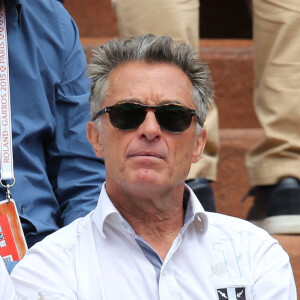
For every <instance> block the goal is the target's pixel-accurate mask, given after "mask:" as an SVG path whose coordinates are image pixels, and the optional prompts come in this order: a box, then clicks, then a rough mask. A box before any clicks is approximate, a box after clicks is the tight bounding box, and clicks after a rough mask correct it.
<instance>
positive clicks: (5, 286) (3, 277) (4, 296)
mask: <svg viewBox="0 0 300 300" xmlns="http://www.w3.org/2000/svg"><path fill="white" fill-rule="evenodd" d="M0 299H1V300H16V299H17V295H16V293H15V289H14V287H13V285H12V283H11V280H10V278H9V275H8V273H7V270H6V267H5V265H4V262H3V260H2V258H1V256H0Z"/></svg>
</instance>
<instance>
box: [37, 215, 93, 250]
mask: <svg viewBox="0 0 300 300" xmlns="http://www.w3.org/2000/svg"><path fill="white" fill-rule="evenodd" d="M92 214H93V211H92V212H90V213H89V214H88V215H87V216H85V217H82V218H78V219H76V220H75V221H73V222H72V223H70V224H69V225H67V226H65V227H63V228H61V229H59V230H57V231H56V232H54V233H52V234H50V235H48V236H47V237H46V238H45V239H44V240H43V241H41V242H39V243H37V244H36V245H35V246H34V247H33V248H38V247H43V248H49V247H50V248H52V249H53V250H55V251H56V252H61V253H65V252H69V251H70V250H72V251H74V247H76V245H78V243H79V241H80V240H81V239H82V237H85V236H87V235H89V234H91V232H92V217H91V216H92Z"/></svg>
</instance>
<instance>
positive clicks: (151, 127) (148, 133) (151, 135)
mask: <svg viewBox="0 0 300 300" xmlns="http://www.w3.org/2000/svg"><path fill="white" fill-rule="evenodd" d="M138 131H139V135H140V137H141V138H146V139H147V140H149V141H153V140H155V139H159V138H160V136H161V128H160V126H159V124H158V123H157V120H156V117H155V114H154V111H152V110H148V111H147V114H146V117H145V120H144V122H143V123H142V124H141V125H140V126H139V128H138Z"/></svg>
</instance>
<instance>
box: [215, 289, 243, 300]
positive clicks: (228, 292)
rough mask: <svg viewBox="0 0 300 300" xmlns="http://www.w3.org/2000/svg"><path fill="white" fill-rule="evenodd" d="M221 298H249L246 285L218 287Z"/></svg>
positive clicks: (227, 299)
mask: <svg viewBox="0 0 300 300" xmlns="http://www.w3.org/2000/svg"><path fill="white" fill-rule="evenodd" d="M217 294H218V299H219V300H247V299H246V288H244V287H228V288H222V289H217Z"/></svg>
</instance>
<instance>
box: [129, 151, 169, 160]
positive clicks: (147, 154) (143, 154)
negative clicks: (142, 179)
mask: <svg viewBox="0 0 300 300" xmlns="http://www.w3.org/2000/svg"><path fill="white" fill-rule="evenodd" d="M128 157H156V158H159V159H164V156H163V155H161V154H160V153H157V152H152V151H139V152H135V153H130V154H129V155H128Z"/></svg>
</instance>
